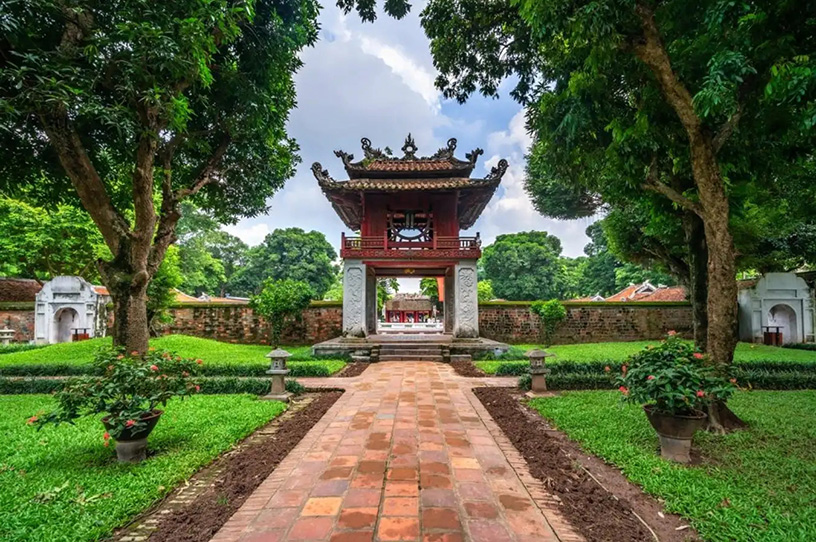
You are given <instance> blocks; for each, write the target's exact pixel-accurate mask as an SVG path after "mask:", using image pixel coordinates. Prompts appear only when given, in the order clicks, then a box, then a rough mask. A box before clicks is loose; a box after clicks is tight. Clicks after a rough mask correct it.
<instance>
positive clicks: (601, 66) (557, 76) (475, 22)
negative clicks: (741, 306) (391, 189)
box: [423, 0, 816, 363]
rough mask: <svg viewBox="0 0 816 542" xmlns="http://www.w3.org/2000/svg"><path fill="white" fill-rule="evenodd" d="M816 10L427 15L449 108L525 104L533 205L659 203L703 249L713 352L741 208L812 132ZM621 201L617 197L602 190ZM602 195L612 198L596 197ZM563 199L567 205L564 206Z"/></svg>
mask: <svg viewBox="0 0 816 542" xmlns="http://www.w3.org/2000/svg"><path fill="white" fill-rule="evenodd" d="M815 10H816V5H814V4H812V3H805V4H803V3H801V2H790V1H783V2H778V1H772V0H764V1H757V2H749V3H747V2H741V3H740V2H737V3H735V2H728V1H722V0H708V1H706V2H702V3H696V4H695V5H694V6H693V7H690V6H689V4H688V3H687V2H683V1H680V0H671V1H662V2H656V1H649V0H626V1H620V0H602V1H595V2H590V1H588V0H576V1H567V2H563V1H560V0H520V1H518V2H508V3H484V2H479V1H478V0H461V1H459V2H448V1H442V0H439V1H432V2H431V3H430V4H429V5H428V7H427V8H426V10H425V11H424V12H423V24H424V27H425V29H426V32H427V33H428V35H429V37H430V38H431V40H432V44H431V49H432V52H433V55H434V60H435V63H436V66H437V67H438V68H439V70H440V72H441V73H442V75H441V76H440V77H439V79H438V84H439V86H440V87H441V88H442V89H443V91H444V94H445V95H446V96H448V97H455V98H458V99H460V100H465V99H467V97H468V96H469V95H470V94H472V93H473V92H474V91H476V90H477V89H479V90H481V91H482V92H483V93H485V94H487V95H495V94H496V93H497V91H498V88H499V85H500V83H501V82H502V80H503V79H504V78H506V77H509V76H515V77H516V78H517V83H516V85H515V87H514V89H513V90H512V92H511V94H512V95H513V96H515V97H516V98H518V99H519V100H521V101H523V102H524V103H526V104H529V106H530V107H529V109H528V112H529V117H528V121H529V122H528V126H529V128H530V129H531V130H532V132H533V134H534V136H535V143H534V146H533V149H532V154H531V169H530V172H531V180H530V184H529V188H530V191H531V192H535V191H536V190H537V185H538V184H540V183H542V182H547V181H548V180H550V179H559V178H560V179H568V180H569V182H568V183H562V186H564V187H566V188H567V189H568V191H567V192H568V193H566V194H565V195H566V196H568V197H571V198H573V197H576V196H578V197H580V198H583V199H584V200H585V201H586V202H587V204H589V205H592V204H594V203H595V202H594V200H595V198H597V196H598V194H600V195H601V196H602V197H603V198H607V197H608V196H610V195H616V196H618V197H620V198H621V199H623V200H626V199H630V198H638V197H641V196H642V195H643V193H644V192H651V193H654V194H659V195H661V196H662V197H664V198H667V199H668V200H669V201H671V202H672V203H674V204H675V205H676V206H677V207H678V208H679V209H682V210H683V211H687V212H689V213H691V214H693V215H694V216H696V217H698V218H699V220H700V223H701V227H702V229H703V231H704V237H705V242H706V244H707V249H708V262H707V271H708V284H709V288H708V296H707V314H708V320H709V321H708V351H709V353H710V354H711V356H712V358H713V359H714V360H715V361H716V362H718V363H728V362H730V361H731V360H732V358H733V351H734V347H735V345H736V332H735V331H736V322H737V305H736V302H735V299H736V295H737V285H736V272H737V268H736V254H735V248H734V235H733V230H732V228H731V210H732V205H733V203H734V197H735V196H736V195H738V194H740V192H743V191H750V190H752V186H754V185H756V184H766V185H773V184H774V183H776V182H778V181H779V179H780V178H781V177H788V178H790V177H794V176H795V177H799V178H801V175H798V174H796V173H792V172H791V170H792V169H793V170H795V169H799V170H801V169H802V168H803V167H804V166H803V164H806V163H807V162H808V161H811V160H812V150H811V149H812V142H813V128H814V125H816V101H814V96H815V95H816V78H814V77H813V74H814V67H815V66H816V57H814V56H813V54H812V53H813V51H814V49H816V34H814V32H813V31H812V29H813V23H814V21H815V20H816V15H815ZM612 186H614V187H615V189H614V190H611V189H608V188H609V187H612ZM599 188H604V190H600V189H599ZM562 193H564V192H563V191H562Z"/></svg>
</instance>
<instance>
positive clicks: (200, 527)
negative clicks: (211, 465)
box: [149, 392, 342, 542]
mask: <svg viewBox="0 0 816 542" xmlns="http://www.w3.org/2000/svg"><path fill="white" fill-rule="evenodd" d="M340 395H342V393H341V392H328V393H321V394H319V396H318V397H317V398H316V399H315V400H313V401H312V402H311V403H309V404H308V405H307V406H306V407H305V408H304V409H303V410H301V411H300V412H298V413H296V414H295V415H294V416H293V417H292V418H290V419H289V420H286V421H284V422H282V423H281V425H280V427H279V428H278V430H277V432H276V433H275V435H274V438H269V439H264V440H262V441H261V442H258V443H256V444H253V445H249V446H246V447H245V448H244V449H243V450H240V451H238V452H236V453H235V454H232V455H228V456H225V457H224V458H223V461H225V462H226V465H225V466H224V468H223V471H222V472H221V474H220V475H219V477H218V479H217V481H216V483H215V484H213V485H212V486H211V487H210V488H208V489H207V490H206V491H205V492H204V493H202V494H201V495H199V496H198V497H196V498H195V499H194V500H193V501H192V502H190V503H189V504H188V505H187V506H185V507H184V508H182V509H179V510H173V511H171V512H170V513H169V514H167V515H163V516H162V519H161V521H160V522H159V525H158V529H157V530H156V531H155V532H153V534H152V535H151V536H150V539H149V540H150V542H164V541H172V542H185V541H189V542H200V541H202V540H209V539H210V538H212V536H213V535H215V533H216V532H218V530H219V529H220V528H221V527H222V526H223V525H224V523H226V522H227V520H228V519H229V518H230V517H231V516H232V515H233V514H234V513H235V512H236V511H237V510H238V509H239V508H240V507H241V505H242V504H243V503H244V501H246V499H247V497H249V496H250V495H251V494H252V492H253V491H254V490H255V489H256V488H257V487H258V486H259V485H260V484H261V482H263V481H264V480H265V479H266V478H267V477H268V476H269V475H270V474H271V473H272V471H274V470H275V467H277V466H278V463H280V462H281V460H283V458H284V457H286V455H287V454H289V452H290V451H291V450H292V449H293V448H294V447H295V446H296V445H297V444H298V442H300V440H301V439H302V438H303V437H304V436H305V435H306V433H308V432H309V430H310V429H311V428H312V426H313V425H314V424H316V423H317V421H318V420H320V418H322V417H323V415H324V414H325V413H326V411H327V410H328V409H329V408H330V407H331V406H332V405H333V404H334V402H335V401H337V399H339V398H340Z"/></svg>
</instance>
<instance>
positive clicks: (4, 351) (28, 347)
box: [0, 343, 47, 354]
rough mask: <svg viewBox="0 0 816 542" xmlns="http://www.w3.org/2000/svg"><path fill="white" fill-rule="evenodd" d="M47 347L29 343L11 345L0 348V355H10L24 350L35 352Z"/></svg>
mask: <svg viewBox="0 0 816 542" xmlns="http://www.w3.org/2000/svg"><path fill="white" fill-rule="evenodd" d="M44 346H47V345H45V344H31V343H11V344H9V345H8V346H0V354H11V353H13V352H23V351H24V350H36V349H37V348H42V347H44Z"/></svg>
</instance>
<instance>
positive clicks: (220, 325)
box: [164, 303, 343, 345]
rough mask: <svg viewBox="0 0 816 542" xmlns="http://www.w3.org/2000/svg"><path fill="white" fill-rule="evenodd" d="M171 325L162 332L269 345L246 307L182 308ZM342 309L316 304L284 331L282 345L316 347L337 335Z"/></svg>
mask: <svg viewBox="0 0 816 542" xmlns="http://www.w3.org/2000/svg"><path fill="white" fill-rule="evenodd" d="M171 312H172V313H173V323H172V324H169V325H168V326H167V327H166V328H165V329H164V332H165V333H182V334H185V335H194V336H197V337H208V338H211V339H216V340H219V341H225V342H234V343H249V344H264V343H268V342H269V325H268V324H267V322H266V321H265V320H264V319H263V318H261V317H259V316H256V315H255V314H254V313H253V311H252V309H251V308H249V307H248V306H246V305H218V304H208V305H204V306H199V305H193V304H190V305H183V306H179V307H176V308H173V309H171ZM342 326H343V307H342V306H341V305H339V304H328V303H315V304H313V305H312V306H311V307H309V308H308V309H306V310H304V311H303V314H302V315H301V318H300V319H298V321H296V322H292V323H291V324H289V325H287V326H286V328H285V329H284V331H283V337H282V342H283V343H284V344H308V345H311V344H315V343H319V342H322V341H326V340H329V339H332V338H334V337H337V336H338V335H340V332H341V329H342Z"/></svg>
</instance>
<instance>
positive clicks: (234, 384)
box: [0, 377, 307, 395]
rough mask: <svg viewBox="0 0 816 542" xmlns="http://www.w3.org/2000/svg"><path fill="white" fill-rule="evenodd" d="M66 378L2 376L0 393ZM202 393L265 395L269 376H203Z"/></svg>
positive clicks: (291, 383) (291, 386)
mask: <svg viewBox="0 0 816 542" xmlns="http://www.w3.org/2000/svg"><path fill="white" fill-rule="evenodd" d="M65 381H66V379H64V378H36V377H34V378H2V377H0V395H22V394H31V393H54V392H57V391H59V390H60V389H62V386H63V384H65ZM199 382H200V383H201V393H204V394H208V395H215V394H237V393H250V394H253V395H265V394H267V393H269V386H270V379H269V378H254V377H251V378H236V377H210V378H201V379H200V380H199ZM286 389H287V390H288V391H290V392H292V393H296V394H297V393H302V392H303V391H304V390H307V388H304V387H303V386H302V385H301V384H300V383H298V382H297V381H295V380H292V379H288V380H287V381H286Z"/></svg>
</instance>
